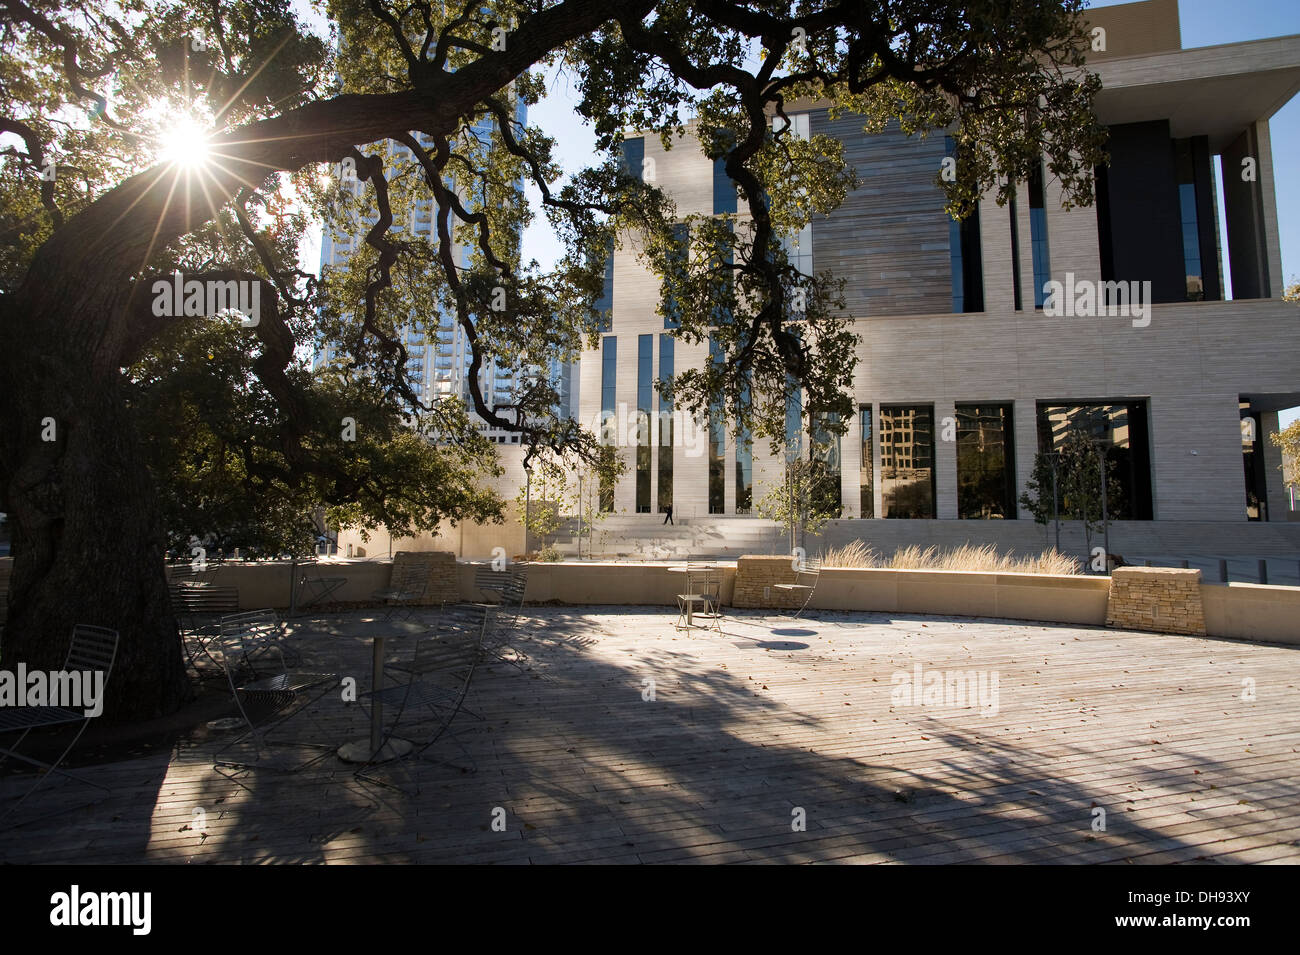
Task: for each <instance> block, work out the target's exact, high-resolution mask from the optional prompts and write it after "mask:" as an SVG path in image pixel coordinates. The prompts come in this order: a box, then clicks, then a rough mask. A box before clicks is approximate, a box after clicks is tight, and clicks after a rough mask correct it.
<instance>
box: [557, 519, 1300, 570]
mask: <svg viewBox="0 0 1300 955" xmlns="http://www.w3.org/2000/svg"><path fill="white" fill-rule="evenodd" d="M853 541H863V542H865V543H867V544H869V545H871V546H872V547H874V548H875V549H876V551H878V552H879V553H882V554H892V553H893V552H894V551H896V550H898V549H900V548H902V547H907V546H910V545H918V546H921V547H928V546H930V545H935V546H937V547H939V548H940V549H947V548H951V547H957V546H960V545H961V544H965V543H971V544H976V545H982V544H993V545H995V546H996V547H997V548H998V549H999V550H1001V551H1004V552H1013V553H1016V554H1030V553H1038V552H1040V551H1042V550H1044V549H1046V548H1048V547H1051V546H1052V545H1053V543H1054V541H1055V534H1054V531H1053V528H1052V525H1050V524H1049V525H1048V526H1047V527H1043V526H1041V525H1039V524H1035V523H1034V522H1033V521H1026V520H1021V521H894V520H878V521H860V520H841V521H831V522H830V523H829V524H827V525H826V527H825V528H823V530H822V533H821V534H820V535H808V537H807V540H806V542H805V546H806V547H807V548H808V551H809V553H811V554H816V553H818V552H820V551H822V550H823V549H827V548H831V547H842V546H844V545H846V544H848V543H850V542H853ZM550 543H551V544H552V546H554V547H555V548H556V550H558V551H559V552H560V553H561V554H563V555H565V556H576V555H577V554H578V553H579V548H578V539H577V522H576V521H571V522H569V523H567V524H565V525H564V526H562V527H561V528H560V530H559V531H558V532H557V533H556V534H555V535H554V536H553V537H552V538H551V540H550ZM1101 545H1102V540H1101V535H1100V534H1097V535H1094V537H1093V540H1092V546H1094V547H1099V546H1101ZM1110 549H1111V552H1112V553H1114V554H1119V555H1121V556H1123V557H1124V559H1125V560H1127V561H1129V562H1130V563H1133V562H1140V561H1141V560H1142V559H1143V558H1144V557H1145V556H1149V555H1160V556H1161V559H1162V560H1173V561H1175V562H1176V561H1177V560H1178V559H1188V560H1194V559H1196V558H1205V559H1209V558H1213V559H1218V558H1220V557H1224V558H1242V559H1254V558H1278V559H1281V560H1291V559H1295V560H1300V522H1290V523H1283V522H1271V523H1261V522H1253V523H1252V522H1249V521H1240V522H1231V523H1227V522H1222V523H1214V522H1190V521H1117V522H1114V523H1112V524H1111V526H1110ZM787 550H789V545H788V539H787V536H786V532H785V530H784V529H783V528H782V527H781V525H780V524H778V523H776V522H775V521H765V520H762V519H760V518H754V517H708V518H703V517H690V518H682V519H680V520H677V521H676V522H675V523H674V524H671V525H664V523H663V517H662V516H660V515H655V514H613V515H610V516H609V517H607V518H605V520H603V521H601V522H600V523H599V524H598V525H597V526H596V528H595V530H594V532H593V534H592V536H591V539H589V540H588V539H584V540H583V541H582V548H581V553H582V555H583V556H584V557H588V556H590V557H607V558H620V557H622V558H635V559H641V560H645V559H650V560H678V559H682V558H686V557H726V558H734V557H737V556H739V555H741V554H784V553H785V552H786V551H787ZM1061 550H1062V551H1064V552H1066V553H1068V554H1075V555H1079V556H1083V555H1084V554H1085V553H1086V552H1087V549H1086V547H1085V542H1084V535H1083V530H1082V527H1081V526H1080V525H1078V524H1074V523H1070V522H1066V521H1062V523H1061ZM1154 562H1155V561H1154V560H1153V563H1154Z"/></svg>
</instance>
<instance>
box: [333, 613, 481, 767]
mask: <svg viewBox="0 0 1300 955" xmlns="http://www.w3.org/2000/svg"><path fill="white" fill-rule="evenodd" d="M497 616H498V611H497V609H496V608H495V607H492V606H489V605H487V604H472V605H469V606H464V607H452V608H447V609H446V610H444V612H443V614H442V615H441V617H440V618H439V622H438V626H437V627H435V628H434V629H432V630H430V631H429V632H428V633H427V634H425V635H424V636H423V637H421V638H420V640H419V641H418V642H417V643H416V647H415V655H414V657H413V659H411V660H410V661H407V662H398V663H394V664H391V665H390V666H388V667H387V668H386V670H392V671H395V672H397V673H398V674H400V675H401V679H399V682H398V683H396V684H395V685H393V686H389V687H384V688H382V689H377V690H372V691H370V692H369V693H366V694H364V698H366V699H368V700H370V701H371V702H375V703H381V704H383V705H384V706H385V707H393V708H395V710H396V713H395V715H394V717H393V719H392V722H391V723H390V724H388V726H387V728H386V729H385V731H384V736H383V740H382V742H381V743H380V746H379V749H378V750H377V751H376V752H377V753H382V752H386V751H388V750H389V744H390V742H391V741H392V739H393V737H394V735H395V734H396V733H397V730H398V728H399V727H400V726H402V725H403V723H404V722H405V724H406V725H407V726H408V727H411V728H412V729H415V728H423V729H422V734H421V735H422V739H420V740H417V741H413V744H414V745H413V746H412V749H411V751H410V753H408V754H407V755H406V756H404V757H402V759H412V758H419V757H421V756H422V755H423V754H424V753H425V752H426V751H427V750H428V749H429V748H430V747H432V746H433V745H434V744H435V743H437V742H438V740H440V739H441V738H442V737H443V736H444V735H445V734H446V732H447V730H448V729H449V728H450V726H451V724H452V721H453V720H455V719H456V717H457V716H458V715H459V714H460V713H462V712H465V713H468V714H470V715H471V716H473V717H475V718H476V719H482V718H483V717H481V716H480V715H479V714H477V713H475V712H473V711H472V710H471V709H470V708H469V707H467V706H465V697H466V696H467V695H468V693H469V688H470V683H471V682H472V681H473V678H474V672H475V670H476V669H477V667H478V665H479V662H480V661H481V660H482V657H483V654H484V647H483V644H484V640H485V639H486V638H487V637H488V634H489V633H490V631H491V629H492V627H493V625H494V624H495V623H496V620H497ZM381 765H382V764H381V763H379V762H378V761H373V760H372V761H371V762H368V763H366V764H365V765H363V766H362V767H361V768H360V769H358V770H357V771H356V773H355V774H354V775H355V777H356V778H357V779H358V780H361V781H363V782H372V783H377V784H379V785H383V786H388V787H390V788H396V789H401V788H402V787H400V786H396V785H394V784H393V783H391V782H390V781H389V780H387V779H385V778H383V777H382V776H381V775H380V768H379V767H380V766H381Z"/></svg>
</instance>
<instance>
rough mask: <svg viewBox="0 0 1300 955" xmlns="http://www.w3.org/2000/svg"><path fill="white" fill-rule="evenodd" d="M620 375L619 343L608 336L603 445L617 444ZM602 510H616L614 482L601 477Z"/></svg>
mask: <svg viewBox="0 0 1300 955" xmlns="http://www.w3.org/2000/svg"><path fill="white" fill-rule="evenodd" d="M617 373H618V341H617V339H616V338H615V337H614V336H613V335H606V336H605V337H604V339H602V340H601V355H600V432H601V435H600V436H601V443H602V444H606V445H614V444H616V443H617V435H616V432H617V431H618V410H617V406H616V404H615V400H614V395H615V390H614V389H615V384H616V375H617ZM600 509H601V510H602V511H613V510H614V482H613V481H612V480H611V479H610V478H608V477H606V476H605V475H603V474H602V475H601V479H600Z"/></svg>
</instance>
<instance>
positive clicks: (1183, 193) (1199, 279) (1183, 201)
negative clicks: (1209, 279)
mask: <svg viewBox="0 0 1300 955" xmlns="http://www.w3.org/2000/svg"><path fill="white" fill-rule="evenodd" d="M1174 161H1175V164H1176V167H1177V171H1178V206H1179V213H1180V218H1181V220H1182V221H1181V224H1182V236H1183V265H1184V271H1185V272H1186V273H1187V300H1188V301H1190V302H1200V301H1203V300H1204V299H1205V273H1204V272H1203V271H1201V227H1200V222H1199V218H1198V216H1197V213H1196V165H1195V160H1194V157H1193V154H1192V141H1191V140H1190V139H1176V140H1174Z"/></svg>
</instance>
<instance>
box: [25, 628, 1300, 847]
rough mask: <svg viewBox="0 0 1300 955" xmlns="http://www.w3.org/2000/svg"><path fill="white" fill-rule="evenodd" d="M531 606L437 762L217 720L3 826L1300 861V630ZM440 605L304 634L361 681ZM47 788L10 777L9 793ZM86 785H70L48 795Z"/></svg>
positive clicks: (287, 837) (194, 838)
mask: <svg viewBox="0 0 1300 955" xmlns="http://www.w3.org/2000/svg"><path fill="white" fill-rule="evenodd" d="M524 613H525V618H524V620H523V622H522V626H521V629H520V631H519V633H518V635H517V637H516V638H515V640H514V641H513V647H514V649H515V650H516V651H518V653H517V659H515V661H514V662H498V663H494V664H493V665H491V666H484V667H480V669H479V670H478V672H477V674H476V677H475V679H474V682H473V684H472V688H471V690H470V693H469V695H468V697H467V700H466V706H467V711H466V712H462V713H461V714H460V715H459V717H458V718H457V719H456V721H455V722H454V723H453V724H452V726H451V729H450V731H449V732H448V734H447V735H445V736H444V737H442V738H441V739H440V740H439V741H438V742H437V743H436V744H435V745H434V746H433V747H432V748H430V749H429V750H428V751H427V753H426V756H428V757H431V759H428V760H421V761H412V760H407V761H405V762H400V763H397V764H394V765H392V766H390V767H388V768H387V769H385V770H384V771H383V772H382V773H380V774H379V776H380V779H381V781H383V782H388V783H391V784H392V785H379V784H377V783H376V782H364V781H360V780H358V779H356V778H355V777H354V775H353V773H354V769H355V767H352V766H349V765H348V764H345V763H343V762H342V761H340V760H339V759H337V758H336V757H334V756H333V755H330V756H328V757H327V758H325V759H323V760H321V761H319V762H317V763H315V764H314V765H312V766H311V767H309V768H308V769H306V770H304V771H302V772H298V773H295V774H290V775H286V774H282V773H278V772H272V771H268V770H261V769H259V770H252V771H248V772H245V773H242V774H238V775H236V777H235V778H233V779H231V778H226V777H225V776H223V775H220V774H218V773H217V772H215V771H214V770H213V768H212V753H213V751H214V750H215V749H216V748H217V746H218V745H219V744H220V743H221V742H222V741H223V740H224V739H225V738H227V736H228V734H222V733H220V732H215V731H214V732H210V733H196V734H191V735H187V736H186V737H185V738H183V739H181V740H180V742H178V743H177V744H176V745H175V746H174V747H172V748H171V750H170V751H169V752H162V753H159V754H157V755H153V756H149V757H145V758H139V759H128V760H124V761H119V762H113V763H107V764H101V765H93V766H83V767H82V768H81V770H80V771H82V772H84V773H85V774H86V775H87V776H88V777H89V778H92V779H95V780H97V781H99V782H101V783H104V784H106V785H109V786H111V787H112V789H113V792H112V795H111V796H109V797H108V798H107V799H105V800H104V801H102V802H100V803H98V804H97V805H95V806H92V807H89V808H83V809H77V810H73V811H69V812H66V813H63V814H62V815H59V816H54V817H52V818H49V819H46V820H43V821H39V822H35V823H31V824H29V825H24V826H21V827H19V828H13V829H9V830H7V831H4V832H0V860H2V861H4V862H68V863H126V862H141V861H146V862H173V863H196V864H197V863H231V862H248V863H265V862H279V863H286V862H287V863H319V862H331V863H361V862H481V863H569V862H611V863H638V862H688V861H700V862H862V863H890V862H903V863H943V862H1002V863H1006V862H1079V863H1082V862H1089V863H1093V862H1121V861H1127V862H1132V863H1168V862H1201V863H1204V862H1212V863H1239V862H1296V861H1300V774H1298V773H1297V771H1296V770H1297V766H1300V755H1298V754H1300V649H1296V648H1288V647H1281V646H1268V645H1253V644H1247V643H1240V642H1231V641H1225V640H1214V639H1198V638H1191V637H1176V636H1163V635H1157V634H1149V633H1129V632H1123V631H1115V630H1107V629H1101V628H1081V627H1069V626H1060V625H1042V624H1029V623H1024V622H1016V621H998V620H979V619H967V620H954V619H943V618H938V617H928V616H898V615H886V614H874V613H858V612H855V613H833V612H821V611H818V612H814V613H812V614H811V616H809V617H805V618H801V619H798V620H792V619H790V618H788V617H780V616H773V615H764V614H763V613H760V612H745V611H732V612H730V613H729V615H728V616H727V617H726V619H725V620H724V621H723V630H724V632H723V633H721V634H719V633H717V632H708V631H702V630H696V631H691V632H689V633H683V632H678V631H676V630H674V628H673V622H674V620H675V616H676V615H675V614H670V613H669V612H668V611H667V610H666V609H663V608H647V607H633V608H610V607H598V608H597V607H587V608H583V607H541V608H535V607H528V608H525V611H524ZM433 619H434V615H432V614H429V615H426V616H425V617H424V618H423V619H420V618H418V617H417V618H416V619H413V620H410V621H403V622H392V623H385V622H383V621H382V620H381V619H380V618H379V616H378V615H377V613H376V611H373V610H363V611H353V612H349V613H341V614H335V615H331V616H321V617H316V618H310V617H304V618H300V619H298V620H296V621H294V622H293V623H292V625H291V626H292V631H293V635H294V638H293V641H292V642H293V644H294V645H295V646H296V647H298V648H299V649H300V650H301V653H302V657H303V661H302V664H301V666H300V668H303V669H306V668H327V669H330V670H331V671H333V670H337V671H338V672H339V673H340V674H341V675H343V676H353V677H355V679H356V680H357V683H358V684H359V685H360V686H361V688H362V689H363V690H364V689H365V688H367V687H368V685H369V680H370V653H371V637H372V636H373V634H374V633H376V632H377V631H378V629H379V628H384V629H385V632H389V633H391V634H393V635H394V637H395V639H391V640H389V641H388V647H389V650H390V651H391V652H392V654H393V655H394V657H397V656H400V655H401V654H402V653H403V652H404V648H405V646H406V645H407V641H404V640H403V639H402V636H403V635H413V634H416V633H418V632H421V631H423V630H425V629H427V627H428V626H429V624H431V623H432V622H433ZM918 681H919V685H918ZM914 688H915V689H916V690H917V692H915V693H913V692H912V690H913V689H914ZM212 692H214V693H215V692H217V688H213V690H212ZM231 712H233V707H232V709H231ZM308 716H311V717H314V718H316V719H314V720H313V719H307V718H306V717H308ZM290 725H295V726H297V727H299V728H298V729H297V732H299V733H315V734H317V736H316V737H314V738H315V739H325V740H328V741H329V742H331V743H335V744H337V743H342V742H344V741H346V740H348V739H352V738H356V737H364V735H365V733H366V725H367V724H366V717H365V714H364V713H363V712H362V711H361V708H360V707H358V706H355V705H345V704H344V703H343V702H342V701H341V699H340V698H339V693H338V692H337V691H333V690H332V691H331V692H330V694H329V695H328V696H326V697H324V698H322V699H321V701H319V702H318V703H317V704H316V705H315V706H314V707H313V708H312V709H311V710H309V711H307V712H305V713H304V714H302V718H299V719H295V720H294V721H293V723H292V724H290ZM27 785H30V777H26V776H20V777H14V776H9V777H6V778H3V779H0V805H4V804H6V803H7V802H8V801H9V800H10V799H11V798H15V797H16V795H17V794H18V793H19V792H20V791H21V790H20V788H19V787H22V786H27ZM80 797H81V793H80V792H75V791H70V790H68V788H67V787H66V786H65V785H64V784H62V783H59V784H54V783H51V784H49V785H48V789H47V790H45V791H44V795H42V796H40V797H39V800H40V802H41V806H40V808H41V809H43V810H45V809H57V808H60V802H61V801H62V800H68V801H71V800H77V801H78V802H79V801H80ZM69 804H72V803H71V802H69Z"/></svg>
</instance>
